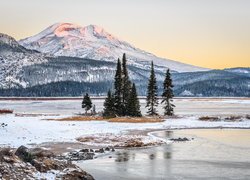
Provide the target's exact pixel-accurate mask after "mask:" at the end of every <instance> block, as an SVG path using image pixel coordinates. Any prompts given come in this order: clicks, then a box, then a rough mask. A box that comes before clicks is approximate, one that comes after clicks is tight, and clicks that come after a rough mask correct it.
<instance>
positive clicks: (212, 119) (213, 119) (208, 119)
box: [199, 116, 220, 121]
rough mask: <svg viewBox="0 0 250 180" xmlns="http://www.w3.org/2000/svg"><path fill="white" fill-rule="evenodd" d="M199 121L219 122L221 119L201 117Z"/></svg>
mask: <svg viewBox="0 0 250 180" xmlns="http://www.w3.org/2000/svg"><path fill="white" fill-rule="evenodd" d="M199 120H201V121H219V120H220V119H219V118H218V117H214V116H201V117H199Z"/></svg>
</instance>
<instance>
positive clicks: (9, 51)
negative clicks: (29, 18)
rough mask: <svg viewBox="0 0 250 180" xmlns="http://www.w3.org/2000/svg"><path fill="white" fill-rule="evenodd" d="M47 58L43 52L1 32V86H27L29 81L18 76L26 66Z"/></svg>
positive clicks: (44, 60)
mask: <svg viewBox="0 0 250 180" xmlns="http://www.w3.org/2000/svg"><path fill="white" fill-rule="evenodd" d="M46 61H47V59H45V58H44V55H42V54H41V53H39V52H37V51H34V50H28V49H26V48H24V47H22V46H21V45H19V44H18V42H17V41H16V40H15V39H14V38H12V37H10V36H8V35H6V34H1V33H0V87H1V88H10V87H14V86H21V87H26V86H27V85H28V84H27V82H25V81H23V80H22V77H19V76H18V73H20V72H21V71H22V69H23V67H24V66H29V65H32V64H39V63H42V62H46Z"/></svg>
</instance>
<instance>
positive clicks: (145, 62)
mask: <svg viewBox="0 0 250 180" xmlns="http://www.w3.org/2000/svg"><path fill="white" fill-rule="evenodd" d="M19 43H20V44H21V45H23V46H24V47H26V48H27V49H33V50H38V51H40V52H43V53H48V54H51V55H55V56H71V57H81V58H88V59H95V60H105V61H112V62H116V60H117V58H118V57H121V55H122V54H123V53H126V55H127V58H128V64H132V65H133V66H136V67H140V68H145V69H147V68H149V67H150V62H151V61H152V60H153V61H154V63H155V64H156V65H157V66H156V68H157V69H158V70H163V69H164V71H165V68H166V67H168V68H170V69H171V70H173V71H177V72H193V71H205V70H208V69H205V68H201V67H196V66H192V65H188V64H184V63H180V62H177V61H172V60H168V59H163V58H159V57H156V56H155V55H153V54H150V53H148V52H145V51H143V50H140V49H138V48H135V47H134V46H132V45H130V44H129V43H127V42H125V41H122V40H119V39H118V38H116V37H114V36H113V35H111V34H110V33H108V32H106V31H105V30H104V29H103V28H101V27H98V26H95V25H89V26H86V27H81V26H78V25H75V24H71V23H57V24H54V25H52V26H50V27H48V28H47V29H45V30H44V31H42V32H41V33H39V34H37V35H35V36H32V37H29V38H26V39H23V40H20V41H19Z"/></svg>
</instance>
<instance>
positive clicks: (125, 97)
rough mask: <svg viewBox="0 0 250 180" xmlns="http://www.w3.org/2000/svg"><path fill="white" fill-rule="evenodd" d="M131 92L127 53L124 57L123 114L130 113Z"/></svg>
mask: <svg viewBox="0 0 250 180" xmlns="http://www.w3.org/2000/svg"><path fill="white" fill-rule="evenodd" d="M130 92H131V82H130V80H129V76H128V70H127V58H126V54H125V53H124V54H123V57H122V103H123V115H128V99H129V95H130Z"/></svg>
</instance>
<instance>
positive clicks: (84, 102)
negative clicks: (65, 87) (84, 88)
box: [82, 93, 92, 114]
mask: <svg viewBox="0 0 250 180" xmlns="http://www.w3.org/2000/svg"><path fill="white" fill-rule="evenodd" d="M82 108H83V109H85V114H87V112H88V110H90V109H91V108H92V101H91V99H90V97H89V94H88V93H86V94H85V96H84V97H83V100H82Z"/></svg>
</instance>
